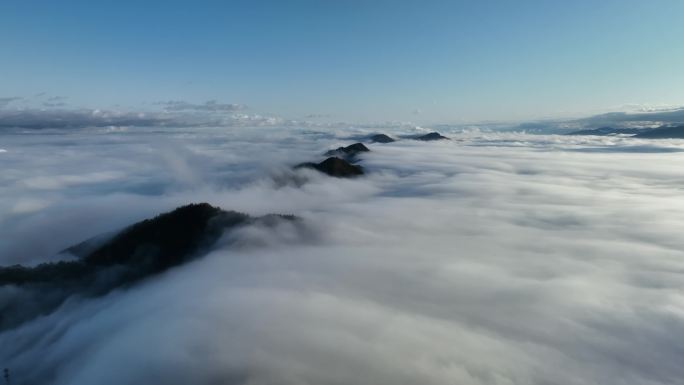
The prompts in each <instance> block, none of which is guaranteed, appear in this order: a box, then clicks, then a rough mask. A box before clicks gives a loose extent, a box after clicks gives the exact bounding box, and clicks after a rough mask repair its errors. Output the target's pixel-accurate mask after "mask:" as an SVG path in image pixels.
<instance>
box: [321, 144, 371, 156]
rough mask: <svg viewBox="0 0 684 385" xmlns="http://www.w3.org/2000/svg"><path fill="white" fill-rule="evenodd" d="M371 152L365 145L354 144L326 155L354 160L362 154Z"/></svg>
mask: <svg viewBox="0 0 684 385" xmlns="http://www.w3.org/2000/svg"><path fill="white" fill-rule="evenodd" d="M368 151H370V150H369V149H368V147H366V146H365V145H364V144H363V143H354V144H352V145H349V146H347V147H338V148H337V149H335V150H330V151H328V152H326V153H325V155H326V156H338V157H341V158H346V159H353V158H355V157H356V155H358V154H359V153H362V152H368Z"/></svg>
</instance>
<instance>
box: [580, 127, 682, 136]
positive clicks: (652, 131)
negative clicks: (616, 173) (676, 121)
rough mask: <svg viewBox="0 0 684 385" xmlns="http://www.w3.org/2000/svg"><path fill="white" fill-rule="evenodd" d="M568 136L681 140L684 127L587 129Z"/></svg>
mask: <svg viewBox="0 0 684 385" xmlns="http://www.w3.org/2000/svg"><path fill="white" fill-rule="evenodd" d="M566 135H594V136H611V135H630V137H632V138H643V139H680V138H684V125H681V126H674V127H673V126H663V127H658V128H614V127H600V128H595V129H586V130H579V131H573V132H569V133H567V134H566Z"/></svg>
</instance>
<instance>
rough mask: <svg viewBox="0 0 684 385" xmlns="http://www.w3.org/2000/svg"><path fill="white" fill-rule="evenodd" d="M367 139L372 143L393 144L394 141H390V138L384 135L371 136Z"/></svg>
mask: <svg viewBox="0 0 684 385" xmlns="http://www.w3.org/2000/svg"><path fill="white" fill-rule="evenodd" d="M368 139H370V141H371V142H373V143H392V142H394V139H392V138H391V137H390V136H387V135H385V134H375V135H371V137H370V138H368Z"/></svg>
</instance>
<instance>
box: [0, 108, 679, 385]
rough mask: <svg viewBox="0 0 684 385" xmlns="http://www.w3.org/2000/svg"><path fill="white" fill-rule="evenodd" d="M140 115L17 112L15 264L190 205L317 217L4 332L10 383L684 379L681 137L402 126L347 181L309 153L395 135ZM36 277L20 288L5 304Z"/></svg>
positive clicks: (235, 234)
mask: <svg viewBox="0 0 684 385" xmlns="http://www.w3.org/2000/svg"><path fill="white" fill-rule="evenodd" d="M12 102H13V101H11V100H8V101H5V102H4V103H7V104H9V103H12ZM0 103H3V101H2V100H0ZM165 105H166V106H167V107H168V108H169V109H170V110H173V113H176V112H179V111H180V112H183V113H186V112H188V111H189V112H190V113H193V112H194V111H201V112H206V111H209V110H211V111H220V113H222V114H223V113H229V114H231V116H232V114H242V113H244V111H243V110H244V109H245V108H246V107H244V106H242V105H237V104H222V103H217V102H208V103H205V104H190V103H186V102H178V101H175V102H174V101H172V102H167V103H166V104H165ZM4 113H5V114H10V113H9V112H4ZM160 114H163V113H160ZM86 115H87V114H86ZM27 116H28V115H26V112H24V115H23V117H22V116H15V118H14V119H27ZM32 116H33V115H32ZM174 116H176V115H174ZM34 117H35V116H34ZM79 117H82V116H81V115H79ZM649 117H652V115H649ZM110 118H111V117H110ZM129 118H130V119H141V117H140V116H139V115H135V116H132V115H131V116H126V117H125V119H129ZM97 119H100V117H98V118H97ZM122 119H123V118H122ZM155 119H156V118H155ZM640 119H641V117H640ZM37 121H39V119H38V120H36V119H34V121H33V122H34V123H35V122H37ZM137 123H140V122H137ZM137 123H132V125H135V124H137ZM602 123H603V122H602ZM88 125H90V126H95V127H91V128H83V127H81V126H88ZM139 125H140V126H139V127H128V124H104V123H103V124H91V123H88V122H84V123H83V124H82V125H78V124H71V125H68V126H67V125H65V126H58V127H54V126H51V128H50V130H34V129H33V128H38V127H37V126H39V125H36V127H30V126H29V125H25V126H22V127H19V128H17V126H21V125H17V124H14V125H9V124H8V125H6V126H4V127H7V128H5V129H4V130H3V131H0V165H2V168H3V172H2V173H0V197H2V199H0V228H2V229H3V235H2V237H0V265H2V266H8V265H14V264H22V265H26V266H37V265H39V264H41V263H45V262H54V261H57V260H71V261H73V260H74V259H75V258H76V256H75V255H72V253H70V252H69V251H65V250H67V249H68V248H69V247H71V246H73V245H77V244H79V243H80V242H82V241H84V240H87V239H91V238H93V237H98V236H103V234H104V236H105V237H109V236H111V234H113V233H117V232H118V231H120V230H121V229H124V228H126V226H129V225H130V224H132V223H135V222H138V221H141V220H144V219H146V218H152V217H155V216H156V215H158V214H160V213H163V212H169V211H171V210H173V209H174V208H176V207H179V206H184V205H186V204H188V203H192V202H195V203H198V202H208V203H210V204H211V205H214V206H218V207H221V208H222V209H224V210H234V211H236V212H241V213H247V214H249V215H250V216H252V217H255V218H256V217H261V216H264V215H267V214H272V213H275V214H286V215H294V216H296V218H298V219H297V220H296V223H295V222H293V221H291V220H283V221H276V222H274V223H269V224H268V225H265V224H264V223H261V222H259V221H254V222H247V221H245V223H244V225H242V226H240V227H239V228H231V230H230V231H226V232H224V233H222V234H221V235H220V237H219V236H217V238H218V239H216V240H212V241H213V243H212V244H211V246H210V247H208V248H207V249H206V250H204V251H203V252H202V255H201V256H199V257H198V258H194V259H192V260H188V261H186V262H185V263H184V264H183V265H182V266H175V267H172V268H169V269H167V270H164V271H161V272H159V274H156V275H154V276H151V277H148V278H146V279H144V280H141V281H139V282H136V283H135V284H133V285H129V286H125V287H120V288H117V289H114V290H111V291H107V292H106V293H100V294H101V295H98V296H90V295H83V294H82V293H81V292H77V291H75V292H73V293H69V294H68V295H67V296H66V299H65V300H64V302H63V303H61V305H60V306H58V307H56V308H54V309H51V310H50V311H46V312H43V313H42V314H39V315H37V316H32V317H30V318H26V319H22V320H21V321H16V322H15V323H14V324H12V325H11V326H8V327H6V328H4V329H2V330H1V331H0V366H1V367H2V368H8V369H9V370H10V373H11V377H12V378H11V379H12V384H37V383H40V384H84V385H89V384H103V385H107V384H152V383H164V384H188V383H193V384H370V383H373V384H454V383H457V384H466V385H467V384H473V385H480V384H497V385H499V384H539V385H550V384H559V385H560V384H563V385H564V384H568V385H580V384H581V385H584V384H623V385H632V384H634V385H636V384H651V385H656V384H677V383H679V382H680V381H681V378H684V366H683V365H682V362H683V360H684V294H683V293H684V251H683V250H684V239H682V237H681V228H682V226H684V203H682V199H681V195H682V186H684V169H683V168H682V167H681V164H682V162H684V140H681V139H658V140H654V139H640V138H631V137H626V136H621V135H615V136H584V135H579V136H567V135H529V134H525V133H516V132H486V131H477V130H474V131H467V130H466V131H463V130H461V129H454V130H449V129H448V128H445V129H444V130H441V129H440V132H441V133H442V134H443V135H445V136H447V137H449V138H450V140H435V141H422V140H410V139H407V138H405V137H407V136H409V137H411V136H418V135H423V134H427V133H428V132H429V131H425V130H421V129H419V128H416V129H413V130H405V129H404V128H401V129H396V128H394V129H387V130H384V132H385V133H387V134H389V135H391V136H392V137H394V138H396V139H400V140H397V141H395V142H389V141H387V143H379V142H375V143H371V141H370V140H365V146H366V147H367V149H368V150H370V151H362V152H359V153H356V154H354V156H353V161H354V162H356V163H358V165H360V166H361V167H362V170H363V171H364V175H359V176H356V177H354V178H335V177H329V176H327V175H324V174H323V173H320V172H318V171H316V169H312V168H307V167H302V168H295V167H294V166H296V165H298V164H302V163H306V162H320V161H323V160H324V159H325V158H326V157H327V155H326V152H327V151H330V150H332V151H333V152H332V153H330V154H342V155H346V150H345V148H346V147H345V146H348V145H350V144H353V143H354V142H356V141H359V140H360V139H361V140H363V139H364V138H367V137H368V135H370V134H374V133H377V132H378V131H377V130H375V129H373V130H370V129H362V128H358V129H351V128H349V129H342V128H339V129H338V128H325V129H323V128H316V127H303V128H302V127H301V126H297V125H295V124H294V123H293V124H285V125H284V126H286V127H282V126H278V125H277V122H271V123H269V124H263V125H262V124H257V126H259V127H242V125H243V124H242V123H241V124H239V125H234V127H231V128H226V127H205V125H204V124H198V125H197V126H194V127H193V128H187V127H185V128H173V127H168V126H166V125H165V124H139ZM244 125H247V124H244ZM10 126H11V127H12V128H9V127H10ZM41 127H42V126H41ZM67 127H68V128H67ZM383 141H385V140H383ZM330 154H328V155H330ZM240 218H243V217H240ZM245 218H246V217H245ZM108 234H109V235H108ZM96 239H97V238H96ZM214 241H215V242H214ZM108 277H109V276H108ZM105 278H107V277H105ZM22 295H26V290H25V288H23V287H21V286H20V285H4V286H0V311H8V309H11V308H12V307H11V304H13V303H15V301H16V299H17V298H20V296H22ZM3 314H4V315H6V314H7V313H3Z"/></svg>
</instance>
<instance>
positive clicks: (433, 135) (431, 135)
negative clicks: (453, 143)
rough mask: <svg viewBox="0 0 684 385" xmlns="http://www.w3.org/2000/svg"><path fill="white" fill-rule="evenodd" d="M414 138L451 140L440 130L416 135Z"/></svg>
mask: <svg viewBox="0 0 684 385" xmlns="http://www.w3.org/2000/svg"><path fill="white" fill-rule="evenodd" d="M413 139H415V140H422V141H426V142H427V141H432V140H449V138H447V137H446V136H442V134H440V133H439V132H431V133H429V134H425V135H421V136H416V137H414V138H413Z"/></svg>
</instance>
